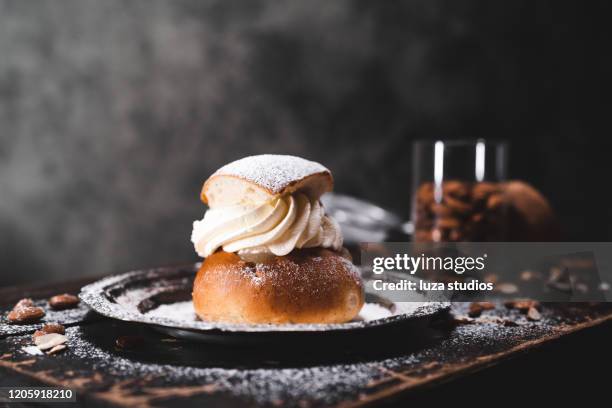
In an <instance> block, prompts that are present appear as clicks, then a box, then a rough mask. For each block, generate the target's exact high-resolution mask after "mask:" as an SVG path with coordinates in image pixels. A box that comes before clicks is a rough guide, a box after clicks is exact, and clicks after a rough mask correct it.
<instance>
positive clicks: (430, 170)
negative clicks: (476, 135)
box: [412, 139, 507, 242]
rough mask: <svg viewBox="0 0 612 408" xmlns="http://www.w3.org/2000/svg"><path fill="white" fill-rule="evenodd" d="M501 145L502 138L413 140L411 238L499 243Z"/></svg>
mask: <svg viewBox="0 0 612 408" xmlns="http://www.w3.org/2000/svg"><path fill="white" fill-rule="evenodd" d="M506 154H507V146H506V144H505V143H503V142H487V141H485V140H482V139H479V140H474V141H463V140H462V141H440V140H438V141H419V142H415V143H414V149H413V166H414V168H413V195H412V197H413V198H412V223H413V226H414V235H413V240H414V241H416V242H458V241H471V242H485V241H503V240H504V236H505V229H506V210H505V207H506V206H505V205H504V199H503V194H502V193H503V191H502V182H504V181H505V180H506V160H507V158H506Z"/></svg>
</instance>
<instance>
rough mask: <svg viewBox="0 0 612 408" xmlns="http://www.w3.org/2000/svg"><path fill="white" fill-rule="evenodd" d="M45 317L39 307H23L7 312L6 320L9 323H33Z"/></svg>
mask: <svg viewBox="0 0 612 408" xmlns="http://www.w3.org/2000/svg"><path fill="white" fill-rule="evenodd" d="M44 315H45V311H44V310H42V309H41V308H40V307H32V306H23V307H19V308H17V309H13V310H11V311H10V312H9V314H8V316H7V318H8V320H9V322H10V323H17V324H22V323H33V322H35V321H37V320H39V319H40V318H42V317H43V316H44Z"/></svg>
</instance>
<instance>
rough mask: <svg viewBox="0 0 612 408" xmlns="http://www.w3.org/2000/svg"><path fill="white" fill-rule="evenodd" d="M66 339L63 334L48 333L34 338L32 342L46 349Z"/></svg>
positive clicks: (62, 342)
mask: <svg viewBox="0 0 612 408" xmlns="http://www.w3.org/2000/svg"><path fill="white" fill-rule="evenodd" d="M67 340H68V339H67V338H66V336H64V335H63V334H58V333H49V334H45V335H43V336H38V337H36V338H34V344H36V346H38V348H39V349H40V350H48V349H50V348H53V347H55V346H57V345H59V344H64V343H65V342H66V341H67Z"/></svg>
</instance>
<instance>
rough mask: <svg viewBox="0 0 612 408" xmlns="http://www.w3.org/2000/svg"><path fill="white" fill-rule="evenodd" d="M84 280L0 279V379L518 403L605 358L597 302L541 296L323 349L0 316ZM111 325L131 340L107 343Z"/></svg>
mask: <svg viewBox="0 0 612 408" xmlns="http://www.w3.org/2000/svg"><path fill="white" fill-rule="evenodd" d="M89 281H90V280H81V281H73V282H68V283H64V284H61V285H58V284H54V285H46V286H40V287H13V288H7V289H0V313H1V315H2V320H0V386H17V385H19V386H26V385H27V386H47V385H49V386H65V387H70V388H72V389H74V390H76V392H77V400H78V401H79V402H80V403H81V404H83V405H87V406H130V407H135V406H165V405H173V406H174V405H176V406H198V407H204V406H206V407H209V406H223V407H227V406H245V405H253V406H284V405H287V406H299V407H308V406H363V405H373V404H390V405H395V404H398V403H402V404H403V403H406V402H410V403H419V402H427V403H429V404H432V403H433V404H435V403H439V402H442V401H470V402H477V401H480V402H481V403H491V402H494V401H500V400H503V401H505V402H513V401H514V402H525V401H528V399H527V398H528V397H527V396H528V395H533V394H534V393H542V395H543V396H545V397H546V400H547V401H548V402H549V403H554V402H558V401H564V400H565V399H566V397H567V395H570V394H571V395H574V394H576V393H580V394H581V395H584V396H588V397H593V398H597V397H598V396H603V395H606V392H607V384H606V383H605V381H606V380H605V379H603V378H601V377H598V376H597V374H596V373H597V372H598V371H599V372H601V371H603V370H605V369H606V368H607V365H608V362H611V361H612V359H611V356H612V352H611V351H610V350H609V340H610V339H611V334H612V324H610V323H609V322H610V321H612V306H610V305H608V304H599V305H592V304H591V305H586V304H568V305H547V306H545V307H544V308H543V310H542V319H541V320H539V321H528V320H527V319H526V317H525V316H524V315H522V314H520V313H519V312H518V311H516V310H508V309H506V308H505V307H503V306H502V305H498V307H497V308H495V309H494V310H490V311H485V312H484V313H483V314H482V316H481V317H479V318H476V319H474V320H473V321H462V322H460V323H458V322H457V317H458V316H464V315H465V314H466V311H467V309H466V307H467V305H465V304H456V305H454V306H453V309H452V313H451V314H450V315H449V316H444V317H443V318H441V319H439V320H437V321H436V322H435V323H434V324H433V325H432V327H431V328H430V329H428V333H419V334H415V333H409V332H401V331H399V332H397V333H396V334H395V335H393V336H387V337H385V338H379V339H376V338H375V339H372V340H369V341H368V342H367V343H365V344H350V343H351V342H350V340H348V339H347V343H349V344H346V345H345V347H342V348H341V349H334V350H321V349H320V348H319V349H316V350H313V349H310V348H308V347H307V346H304V345H293V344H287V345H285V346H284V347H280V348H279V347H275V348H274V349H273V350H266V349H252V348H244V347H241V348H238V347H230V346H219V345H217V346H214V345H209V344H203V343H188V342H185V341H180V340H176V339H173V338H169V337H167V336H164V335H161V334H158V333H157V332H155V331H153V330H151V329H150V328H148V327H142V326H139V325H133V324H128V323H123V322H118V321H113V320H109V319H106V318H103V317H100V316H98V315H95V314H94V313H92V312H89V311H88V310H87V308H86V307H85V306H84V305H81V306H79V308H78V309H73V310H68V311H63V312H52V313H48V314H47V316H46V318H45V320H47V321H59V322H61V323H64V324H65V325H66V326H67V327H68V329H67V336H68V338H69V347H68V349H67V350H64V351H63V352H62V353H60V354H57V355H53V356H46V355H44V356H33V355H30V354H28V353H27V352H25V351H24V350H23V347H24V346H27V345H30V344H31V343H32V339H31V336H32V332H33V331H34V330H35V329H36V328H37V327H39V326H40V324H38V325H29V326H16V325H8V324H7V321H6V313H7V311H8V310H9V309H10V308H11V307H12V306H13V304H14V303H15V302H16V301H17V300H19V299H21V298H23V297H32V298H34V299H38V300H39V303H40V304H41V305H42V304H45V303H46V302H45V299H46V298H48V297H49V296H51V295H54V294H57V293H63V292H69V293H78V290H79V288H80V287H81V286H82V285H84V284H86V283H88V282H89ZM460 320H464V319H460ZM122 336H130V337H127V338H128V339H136V340H138V341H134V344H133V345H132V346H130V344H129V342H128V343H127V344H126V345H124V346H123V347H119V346H117V339H118V338H119V337H122ZM415 337H418V338H419V339H421V340H422V341H418V342H415V341H412V340H413V338H415ZM510 357H515V358H512V359H510ZM485 368H486V370H485ZM450 380H454V381H450ZM13 406H14V405H13ZM38 406H40V405H38ZM52 406H58V405H57V404H56V403H55V404H53V405H52ZM71 406H74V404H72V405H71Z"/></svg>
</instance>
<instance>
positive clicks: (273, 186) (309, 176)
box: [200, 154, 334, 208]
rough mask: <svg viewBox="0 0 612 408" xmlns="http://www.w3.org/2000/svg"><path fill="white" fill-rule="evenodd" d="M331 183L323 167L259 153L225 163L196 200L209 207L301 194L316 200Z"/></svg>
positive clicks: (291, 158)
mask: <svg viewBox="0 0 612 408" xmlns="http://www.w3.org/2000/svg"><path fill="white" fill-rule="evenodd" d="M333 186H334V180H333V178H332V175H331V172H330V171H329V170H328V169H327V168H325V167H324V166H323V165H321V164H319V163H317V162H313V161H310V160H306V159H302V158H301V157H295V156H287V155H274V154H262V155H259V156H250V157H245V158H243V159H240V160H236V161H234V162H232V163H229V164H227V165H225V166H223V167H221V168H220V169H219V170H217V171H216V172H215V174H213V175H212V176H210V178H208V180H206V182H205V183H204V186H203V187H202V193H201V194H200V197H201V199H202V201H203V202H204V203H205V204H208V206H209V207H210V208H215V207H222V206H229V205H235V204H240V203H243V202H263V201H268V200H270V199H272V198H273V197H278V196H281V195H283V194H290V193H293V192H294V191H298V190H299V191H302V192H304V193H306V194H307V195H308V196H310V197H316V198H318V197H320V196H321V195H323V194H324V193H326V192H328V191H332V189H333Z"/></svg>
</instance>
